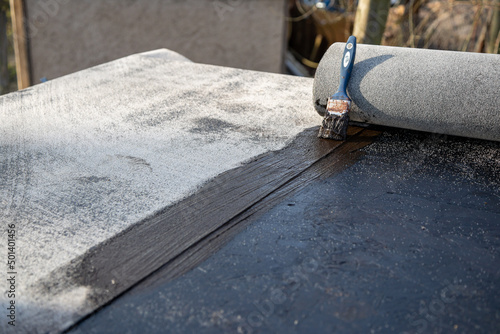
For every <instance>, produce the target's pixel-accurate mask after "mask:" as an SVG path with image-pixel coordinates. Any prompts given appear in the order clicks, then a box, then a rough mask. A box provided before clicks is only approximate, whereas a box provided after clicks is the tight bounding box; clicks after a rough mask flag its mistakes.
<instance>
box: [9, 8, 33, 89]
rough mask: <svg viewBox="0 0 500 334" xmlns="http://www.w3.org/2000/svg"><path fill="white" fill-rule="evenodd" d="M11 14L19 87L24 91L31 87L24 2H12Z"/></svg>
mask: <svg viewBox="0 0 500 334" xmlns="http://www.w3.org/2000/svg"><path fill="white" fill-rule="evenodd" d="M10 14H11V16H12V31H13V37H14V52H15V54H16V73H17V87H18V89H24V88H26V87H29V86H30V85H31V79H30V64H29V57H28V38H27V37H28V36H27V32H26V23H25V16H24V1H23V0H10Z"/></svg>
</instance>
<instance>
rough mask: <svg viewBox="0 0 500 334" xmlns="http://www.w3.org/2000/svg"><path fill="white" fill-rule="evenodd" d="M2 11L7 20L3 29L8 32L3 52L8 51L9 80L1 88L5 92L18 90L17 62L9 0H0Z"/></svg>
mask: <svg viewBox="0 0 500 334" xmlns="http://www.w3.org/2000/svg"><path fill="white" fill-rule="evenodd" d="M0 12H1V13H3V14H5V16H6V18H7V21H6V26H5V27H3V28H4V29H3V31H5V33H6V37H7V41H8V42H7V44H6V45H5V46H4V47H5V48H6V50H1V52H6V53H7V79H8V82H7V84H6V85H5V87H1V88H0V93H2V94H5V93H9V92H13V91H16V90H17V76H16V63H15V56H14V43H13V39H12V23H11V16H10V4H9V0H0Z"/></svg>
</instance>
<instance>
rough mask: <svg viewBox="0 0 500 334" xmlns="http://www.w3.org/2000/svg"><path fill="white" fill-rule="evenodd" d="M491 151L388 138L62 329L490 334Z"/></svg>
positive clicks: (456, 141) (494, 178) (471, 144)
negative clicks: (218, 245)
mask: <svg viewBox="0 0 500 334" xmlns="http://www.w3.org/2000/svg"><path fill="white" fill-rule="evenodd" d="M499 148H500V143H496V142H488V141H480V140H472V139H465V138H459V137H451V136H440V135H433V134H428V133H419V132H413V131H406V130H398V129H385V130H384V131H383V133H382V134H381V136H380V137H379V139H378V140H376V141H375V142H374V143H373V144H371V145H369V146H367V147H365V148H364V149H363V150H362V151H363V152H364V154H365V155H364V156H363V157H362V158H361V159H360V160H359V161H358V162H357V163H355V164H354V165H352V166H350V167H347V168H346V169H345V170H343V171H342V172H340V173H336V174H334V175H329V176H324V177H323V178H322V179H321V180H317V181H315V182H314V183H312V184H310V185H308V186H306V187H305V188H303V189H302V190H300V191H299V192H297V193H295V194H294V195H291V196H289V197H287V198H285V199H283V201H282V202H281V203H279V204H277V205H276V206H274V207H273V208H271V209H269V210H268V211H267V212H265V213H264V214H263V215H262V216H260V217H258V218H254V219H252V218H250V219H249V220H250V221H251V223H250V225H249V226H248V227H247V228H246V229H245V230H244V231H243V232H241V233H239V234H238V235H237V236H235V237H234V239H233V240H231V241H230V242H229V243H228V244H227V245H226V246H225V247H223V248H222V249H221V250H220V251H218V252H217V253H216V254H214V255H213V256H211V257H210V258H209V259H207V260H206V261H205V262H203V263H202V264H200V265H199V266H197V267H195V268H194V269H192V270H191V271H189V272H188V273H186V274H184V275H183V276H181V277H178V278H176V279H172V278H171V277H170V274H169V269H168V268H164V269H163V270H160V271H159V272H157V273H155V274H153V275H152V276H151V277H150V278H148V279H147V280H146V281H144V282H142V283H140V284H139V285H138V286H136V287H134V288H133V289H132V290H130V291H129V292H127V293H126V294H124V295H123V296H121V297H120V298H118V299H116V300H115V301H114V302H112V303H111V304H109V305H108V306H106V307H104V308H103V309H102V310H100V311H99V312H97V313H96V314H95V315H93V316H91V317H90V318H88V319H87V320H85V321H84V322H82V323H81V324H79V325H78V326H77V327H76V328H74V329H73V330H71V331H70V332H69V333H72V334H77V333H99V332H101V331H102V330H106V331H107V332H111V333H138V332H148V333H163V332H165V331H171V332H180V333H194V332H203V333H220V332H228V333H229V332H231V333H236V332H238V333H319V332H331V333H354V332H355V333H388V332H391V333H392V332H396V333H430V332H433V333H452V332H457V333H471V332H480V333H494V332H496V331H497V330H498V328H499V326H500V302H499V300H500V247H499V246H500V234H499V231H500V225H499V224H500V150H499Z"/></svg>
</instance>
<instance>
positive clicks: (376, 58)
mask: <svg viewBox="0 0 500 334" xmlns="http://www.w3.org/2000/svg"><path fill="white" fill-rule="evenodd" d="M343 50H344V43H335V44H333V45H332V46H331V47H330V48H329V49H328V51H327V52H326V54H325V55H324V57H323V59H322V60H321V62H320V63H319V66H318V69H317V71H316V77H315V78H314V88H313V96H314V106H315V108H316V110H317V111H318V113H319V114H320V115H324V113H325V111H326V103H327V100H328V97H329V96H331V95H332V94H333V93H335V91H336V90H337V88H338V85H339V71H340V61H341V58H342V54H343ZM347 91H348V94H349V96H350V98H351V99H352V101H353V104H352V107H351V114H350V116H351V120H353V121H357V122H366V123H371V124H379V125H386V126H392V127H401V128H408V129H413V130H420V131H428V132H434V133H441V134H449V135H457V136H465V137H473V138H480V139H487V140H495V141H500V56H499V55H491V54H478V53H469V52H454V51H438V50H423V49H410V48H399V47H387V46H375V45H363V44H361V45H360V44H358V48H357V52H356V62H355V63H354V69H353V72H352V75H351V80H350V82H349V86H348V89H347Z"/></svg>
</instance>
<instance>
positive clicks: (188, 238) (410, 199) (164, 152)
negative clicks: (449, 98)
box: [0, 50, 500, 333]
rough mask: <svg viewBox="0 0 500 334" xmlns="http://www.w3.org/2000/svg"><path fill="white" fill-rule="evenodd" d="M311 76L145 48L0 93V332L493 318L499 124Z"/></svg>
mask: <svg viewBox="0 0 500 334" xmlns="http://www.w3.org/2000/svg"><path fill="white" fill-rule="evenodd" d="M311 95H312V79H305V78H297V77H291V76H285V75H276V74H269V73H261V72H253V71H246V70H237V69H231V68H224V67H217V66H209V65H200V64H194V63H192V62H190V61H189V60H187V59H186V58H184V57H182V56H180V55H178V54H175V53H173V52H170V51H167V50H159V51H155V52H151V53H146V54H139V55H134V56H130V57H127V58H124V59H120V60H117V61H114V62H111V63H108V64H105V65H101V66H98V67H95V68H92V69H88V70H85V71H81V72H77V73H75V74H72V75H69V76H66V77H63V78H60V79H56V80H53V81H49V82H47V83H44V84H41V85H37V86H35V87H32V88H30V89H27V90H23V91H20V92H17V93H13V94H9V95H6V96H3V97H1V98H0V170H1V171H2V173H1V174H0V213H1V214H2V217H3V218H2V223H3V224H6V225H8V224H15V226H16V227H15V229H16V232H15V234H16V236H15V242H16V246H15V247H16V261H17V262H16V264H15V267H14V269H12V270H13V271H14V270H15V272H16V274H15V276H16V277H15V281H16V282H15V288H16V297H15V302H16V312H17V313H16V315H17V318H16V321H17V324H16V327H15V328H14V327H11V326H9V325H8V323H7V321H2V322H1V323H0V328H1V330H2V332H7V333H9V332H10V331H12V332H19V331H21V332H29V333H47V332H50V333H57V332H63V331H68V332H75V333H76V332H81V333H87V332H91V333H92V332H95V333H100V332H103V331H106V332H113V331H114V332H116V333H126V332H130V333H137V332H152V333H154V332H164V331H173V332H186V333H189V332H193V331H195V330H199V331H207V332H220V331H223V332H234V331H236V332H238V331H240V332H276V331H286V332H288V331H290V332H308V331H339V332H353V331H354V332H357V331H359V332H365V331H371V330H373V331H374V332H387V331H395V332H422V333H423V332H426V331H429V330H434V331H436V332H440V331H441V332H448V331H450V330H456V331H459V332H460V331H461V332H471V331H480V332H491V331H494V330H495V328H497V327H498V325H499V321H500V320H499V319H500V313H499V312H500V311H499V310H500V307H499V304H498V300H499V298H498V297H500V296H499V291H500V290H499V289H498V288H499V287H498V284H499V283H498V282H500V280H499V278H500V277H499V276H500V269H499V268H500V261H499V258H498V255H499V254H498V252H499V251H498V246H499V243H500V235H499V233H498V231H499V228H498V224H499V222H500V219H499V218H500V187H499V185H500V184H499V183H500V181H499V180H500V143H498V142H488V141H481V140H472V139H466V138H459V137H452V136H441V135H435V134H429V133H418V132H412V131H405V130H396V129H389V128H367V129H365V128H360V127H350V129H349V137H348V139H347V140H346V141H345V142H337V141H331V140H320V139H318V138H317V137H316V134H317V131H318V125H319V124H320V121H321V118H320V117H319V116H318V115H317V114H316V112H315V111H314V108H313V105H312V103H311ZM2 235H3V236H2V238H1V239H0V248H1V249H4V250H7V249H8V240H9V238H10V236H9V235H12V233H10V232H9V233H8V232H7V229H4V230H3V234H2ZM4 274H5V275H6V274H7V271H5V272H4ZM5 282H6V281H5ZM4 284H7V283H4ZM11 300H14V299H13V298H11V297H8V295H7V294H2V295H1V296H0V303H1V305H2V308H6V307H7V306H6V305H7V304H8V303H10V301H11ZM4 320H5V319H4Z"/></svg>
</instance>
